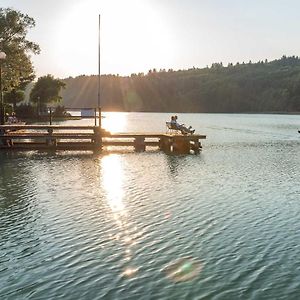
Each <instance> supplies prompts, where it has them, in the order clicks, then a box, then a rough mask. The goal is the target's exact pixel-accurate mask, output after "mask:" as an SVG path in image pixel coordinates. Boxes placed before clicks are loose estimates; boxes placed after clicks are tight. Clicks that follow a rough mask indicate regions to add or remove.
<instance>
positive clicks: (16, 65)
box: [0, 8, 40, 92]
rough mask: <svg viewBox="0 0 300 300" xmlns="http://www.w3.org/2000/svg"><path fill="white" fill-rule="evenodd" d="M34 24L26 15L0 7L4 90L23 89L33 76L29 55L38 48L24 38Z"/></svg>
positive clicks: (0, 40) (0, 42) (0, 39)
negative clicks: (3, 55) (3, 54)
mask: <svg viewBox="0 0 300 300" xmlns="http://www.w3.org/2000/svg"><path fill="white" fill-rule="evenodd" d="M34 26H35V21H34V19H33V18H31V17H29V16H28V15H26V14H22V13H21V12H19V11H16V10H13V9H11V8H0V50H1V51H4V52H5V53H6V59H5V61H4V62H3V68H2V70H3V87H4V91H7V92H10V91H11V90H13V89H15V90H24V89H25V87H26V85H27V84H28V83H29V82H31V81H32V80H33V79H34V78H35V74H34V68H33V65H32V62H31V60H30V55H31V54H38V53H39V52H40V48H39V46H38V45H37V44H35V43H33V42H31V41H29V40H27V38H26V36H27V33H28V30H29V29H31V28H33V27H34Z"/></svg>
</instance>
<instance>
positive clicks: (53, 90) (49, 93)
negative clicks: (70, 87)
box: [30, 75, 66, 108]
mask: <svg viewBox="0 0 300 300" xmlns="http://www.w3.org/2000/svg"><path fill="white" fill-rule="evenodd" d="M65 86H66V84H65V83H64V82H63V81H61V80H59V79H55V78H54V77H53V76H52V75H47V76H43V77H40V78H39V79H38V81H37V82H36V83H35V85H34V87H33V88H32V90H31V92H30V101H31V102H33V103H35V104H37V105H39V106H40V107H41V108H43V107H45V106H46V104H47V103H53V102H54V103H58V102H60V101H61V100H62V97H61V96H60V91H61V89H62V88H65Z"/></svg>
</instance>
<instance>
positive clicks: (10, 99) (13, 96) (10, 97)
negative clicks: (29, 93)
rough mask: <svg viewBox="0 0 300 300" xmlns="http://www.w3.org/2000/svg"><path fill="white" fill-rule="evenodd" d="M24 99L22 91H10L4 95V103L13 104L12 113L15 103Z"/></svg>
mask: <svg viewBox="0 0 300 300" xmlns="http://www.w3.org/2000/svg"><path fill="white" fill-rule="evenodd" d="M24 98H25V95H24V91H22V90H17V89H12V90H11V91H10V92H7V93H5V94H4V102H5V103H11V104H13V108H14V111H15V110H16V106H17V103H19V102H21V101H23V100H24Z"/></svg>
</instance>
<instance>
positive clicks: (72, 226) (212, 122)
mask: <svg viewBox="0 0 300 300" xmlns="http://www.w3.org/2000/svg"><path fill="white" fill-rule="evenodd" d="M170 115H171V114H150V113H129V114H127V113H115V114H106V118H105V119H103V126H104V127H106V128H107V129H109V130H112V131H124V132H127V131H131V132H132V131H135V132H136V131H140V132H143V131H149V132H164V131H165V126H164V124H165V121H167V120H169V118H170ZM178 116H179V121H180V122H183V123H185V124H187V125H190V124H191V125H193V126H194V127H195V129H196V132H199V133H203V134H207V140H205V141H204V142H203V151H202V153H201V154H200V155H183V156H172V155H166V154H164V153H162V152H159V151H157V149H155V148H153V149H152V150H151V151H146V152H144V153H134V152H133V151H131V150H122V151H113V152H104V153H102V154H93V153H88V152H86V153H84V152H83V153H72V152H69V153H68V152H65V153H62V152H61V153H59V152H58V153H57V154H46V153H39V152H28V153H3V152H1V153H0V172H1V173H0V174H1V175H0V299H300V259H299V258H300V234H299V233H300V180H299V178H300V134H298V132H297V131H298V128H299V129H300V116H299V115H298V116H292V115H238V114H232V115H231V114H179V115H178ZM74 122H75V123H77V124H78V123H81V124H92V123H93V121H91V120H82V121H73V123H74ZM67 123H71V122H67ZM184 257H191V258H192V259H193V261H195V262H196V263H197V264H198V266H199V265H200V266H201V268H200V269H201V270H200V269H199V270H198V272H197V274H195V276H193V277H192V278H190V279H189V280H187V281H184V282H175V281H174V280H172V278H170V277H168V276H167V274H166V272H165V269H166V267H167V266H169V265H170V264H172V262H174V261H176V260H178V259H181V258H184ZM186 269H187V268H186ZM185 271H189V270H185Z"/></svg>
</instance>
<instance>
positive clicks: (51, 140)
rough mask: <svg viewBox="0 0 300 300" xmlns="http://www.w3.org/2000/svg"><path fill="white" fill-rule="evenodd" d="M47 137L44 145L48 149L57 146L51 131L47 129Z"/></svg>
mask: <svg viewBox="0 0 300 300" xmlns="http://www.w3.org/2000/svg"><path fill="white" fill-rule="evenodd" d="M47 131H48V137H47V138H46V144H47V145H48V146H49V147H56V146H57V140H56V139H55V138H53V135H52V134H53V129H52V128H48V130H47Z"/></svg>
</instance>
